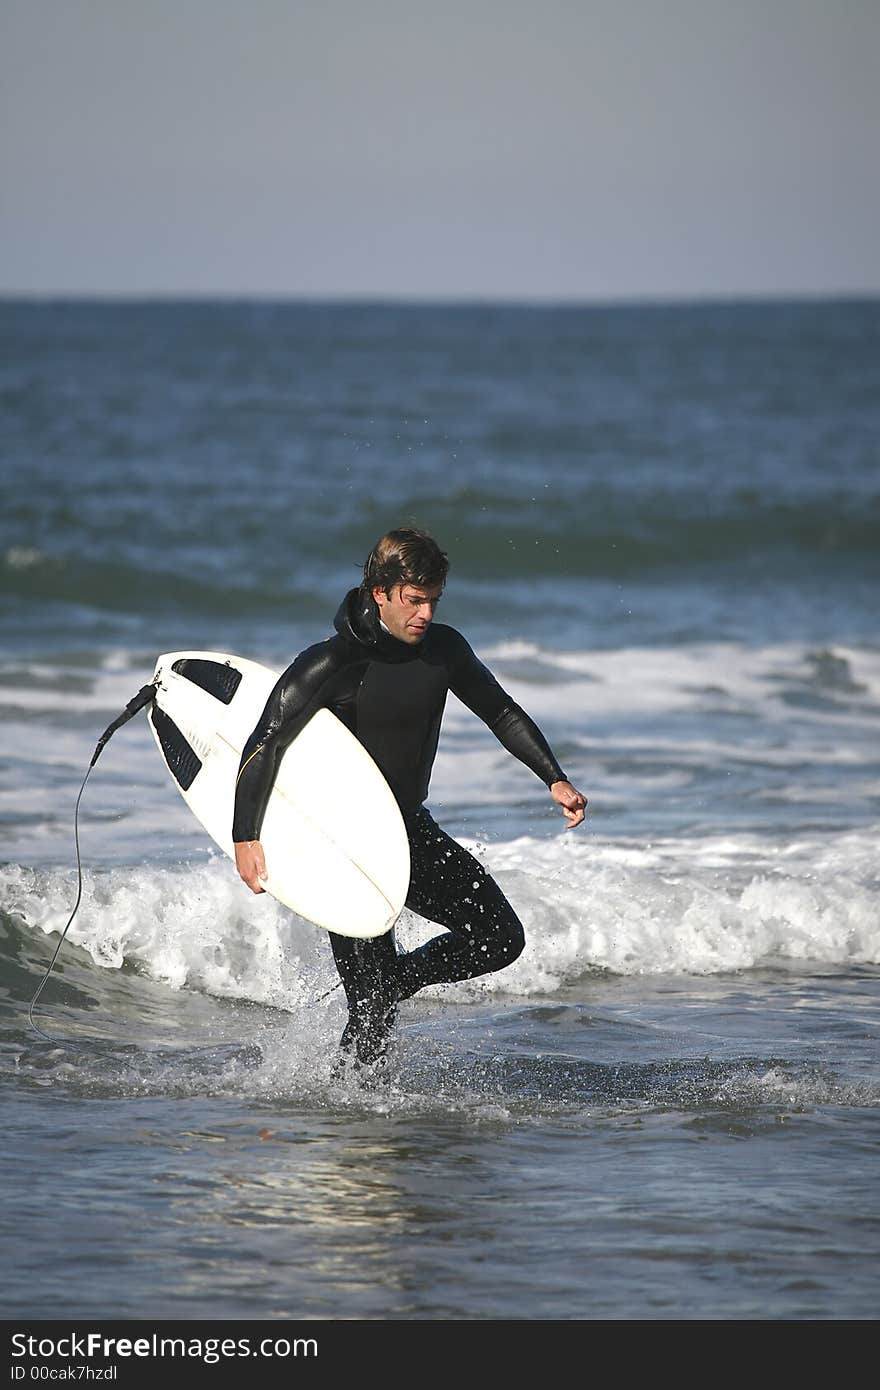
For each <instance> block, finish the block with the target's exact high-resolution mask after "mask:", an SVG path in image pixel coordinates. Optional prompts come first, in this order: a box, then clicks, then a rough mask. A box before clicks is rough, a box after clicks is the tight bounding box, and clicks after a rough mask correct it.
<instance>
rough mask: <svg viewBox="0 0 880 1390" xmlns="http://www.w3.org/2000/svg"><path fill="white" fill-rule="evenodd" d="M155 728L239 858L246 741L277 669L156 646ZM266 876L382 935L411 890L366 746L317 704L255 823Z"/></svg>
mask: <svg viewBox="0 0 880 1390" xmlns="http://www.w3.org/2000/svg"><path fill="white" fill-rule="evenodd" d="M153 679H154V681H155V682H156V683H157V686H158V693H157V695H156V699H155V701H154V703H153V705H152V706H151V708H150V711H149V720H150V727H151V729H152V731H153V735H154V737H155V739H156V742H157V744H158V745H159V749H160V752H161V754H162V757H163V760H164V762H165V765H166V767H167V768H168V770H169V772H170V773H171V776H172V779H173V780H174V783H175V785H176V786H177V788H178V790H179V792H180V793H181V795H182V796H183V799H184V801H185V802H186V803H187V805H188V806H189V808H190V810H191V811H192V812H193V814H194V815H195V816H196V818H197V819H198V820H199V821H201V823H202V825H203V826H204V827H205V829H206V830H207V832H208V834H209V835H210V836H211V837H212V839H214V840H215V841H216V842H217V844H218V845H219V846H220V848H221V849H223V850H225V852H226V853H227V854H228V855H230V857H232V858H234V857H235V851H234V848H233V844H232V813H233V805H234V801H235V784H236V779H237V777H238V768H239V763H240V761H241V752H242V749H243V747H244V745H245V743H246V742H247V739H248V738H249V737H250V734H251V733H252V731H253V729H254V727H255V725H256V723H257V720H258V719H259V717H260V715H261V714H262V713H263V709H264V707H265V704H266V700H267V699H268V697H269V695H270V693H271V691H272V689H273V687H274V685H275V683H276V681H277V680H278V674H277V673H276V672H275V671H270V670H269V669H268V667H266V666H261V665H259V664H258V663H257V662H255V661H247V660H244V659H243V658H240V657H237V656H229V655H227V654H226V653H224V652H170V653H167V654H166V655H164V656H160V657H159V660H158V662H157V663H156V671H155V675H154V677H153ZM260 843H261V844H262V846H263V849H264V851H265V855H266V874H267V878H266V880H265V882H264V885H263V886H264V887H265V889H266V891H267V892H269V893H271V894H272V895H273V896H274V897H276V898H278V899H279V901H280V902H283V903H284V904H286V906H287V907H290V908H292V909H293V911H294V912H297V913H299V915H300V916H301V917H305V918H307V919H308V920H309V921H311V922H316V923H317V924H318V926H321V927H326V928H327V930H328V931H333V932H339V933H340V934H341V935H343V936H356V937H372V936H381V935H382V933H383V932H386V931H389V930H390V928H391V927H392V926H393V925H394V923H395V921H396V920H397V917H398V916H399V914H400V912H401V909H402V908H403V904H404V900H405V898H406V895H407V892H408V891H409V876H410V858H409V841H408V839H407V835H406V829H405V827H404V824H403V818H402V817H401V814H400V809H399V807H398V805H397V802H396V800H395V798H394V794H393V793H392V791H391V788H390V787H389V786H388V783H387V782H386V781H385V778H384V777H383V776H382V773H381V772H380V771H379V769H378V767H377V766H376V764H375V763H374V762H373V759H372V758H371V757H370V755H369V753H368V752H367V751H366V749H365V748H364V747H363V745H362V744H360V743H359V742H358V740H357V739H356V738H355V737H354V735H353V734H351V733H350V732H349V730H348V729H347V728H346V727H345V725H344V724H342V723H341V722H340V721H339V720H338V719H337V718H336V716H335V715H334V714H331V712H330V711H329V710H325V709H322V710H318V712H317V713H316V714H315V715H313V716H312V718H311V719H310V720H309V722H308V723H307V724H306V725H305V727H304V728H303V730H302V732H301V733H300V734H298V735H297V737H296V738H295V739H294V740H293V742H292V743H291V744H290V746H289V748H288V749H287V751H286V752H285V754H284V756H283V757H282V759H281V763H280V765H279V768H278V774H277V777H276V779H275V785H274V787H273V789H272V792H271V794H270V797H269V801H268V804H267V806H266V814H265V816H264V818H263V825H262V829H261V831H260Z"/></svg>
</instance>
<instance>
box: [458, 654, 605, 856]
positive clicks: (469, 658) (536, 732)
mask: <svg viewBox="0 0 880 1390" xmlns="http://www.w3.org/2000/svg"><path fill="white" fill-rule="evenodd" d="M449 631H450V633H452V629H449ZM454 636H455V639H457V641H456V642H455V651H454V664H453V667H452V669H451V671H450V683H449V688H450V690H451V691H452V692H453V694H454V695H457V696H458V698H459V700H461V701H462V703H463V704H465V705H467V707H468V709H470V710H472V711H473V712H474V714H476V715H477V716H478V717H479V718H480V719H482V720H483V722H484V723H485V724H488V726H489V728H490V729H491V730H492V732H493V734H494V735H495V737H496V738H497V739H498V741H499V743H501V744H502V745H503V746H504V747H505V748H506V749H507V751H508V752H509V753H512V754H513V756H514V757H515V758H518V759H519V761H520V762H521V763H524V764H525V766H526V767H528V768H530V769H531V770H532V772H534V773H535V775H536V776H537V777H540V778H541V781H542V782H544V783H545V784H546V786H547V787H548V788H549V790H550V795H551V796H552V797H553V800H554V801H555V802H557V804H558V805H560V806H561V807H562V808H563V813H564V815H565V816H566V818H567V820H568V829H569V830H573V829H574V827H575V826H576V825H580V823H581V821H582V820H583V819H584V811H585V809H586V805H587V798H586V797H585V796H584V795H583V793H582V792H579V791H577V789H576V788H575V787H573V786H572V784H571V782H569V780H568V778H567V777H566V775H565V773H564V772H563V770H562V768H561V767H560V766H559V763H558V762H557V761H556V758H555V756H554V754H553V750H552V749H551V747H550V745H549V743H548V742H547V740H546V739H545V737H544V735H543V734H542V733H541V730H540V729H539V728H538V726H537V724H536V723H535V721H534V719H532V718H531V716H530V715H528V714H526V712H525V710H524V709H523V708H522V707H521V706H520V705H518V704H517V703H516V701H515V700H513V699H511V697H510V696H509V695H508V693H507V691H506V690H504V689H503V687H502V686H501V685H499V683H498V681H497V680H496V679H495V677H494V676H493V675H492V672H491V671H490V670H489V668H488V667H487V666H484V665H483V663H482V661H480V660H479V658H478V657H477V656H476V655H475V653H474V651H473V649H472V648H471V647H470V646H469V644H468V643H467V642H466V641H465V639H464V638H463V637H462V636H461V633H455V634H454Z"/></svg>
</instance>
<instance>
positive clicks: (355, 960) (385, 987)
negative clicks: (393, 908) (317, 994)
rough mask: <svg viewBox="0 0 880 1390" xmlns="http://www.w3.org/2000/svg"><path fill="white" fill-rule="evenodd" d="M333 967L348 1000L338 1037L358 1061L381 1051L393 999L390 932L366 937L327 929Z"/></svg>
mask: <svg viewBox="0 0 880 1390" xmlns="http://www.w3.org/2000/svg"><path fill="white" fill-rule="evenodd" d="M330 945H331V947H332V948H333V957H334V959H335V961H336V968H337V970H338V971H339V977H340V979H341V980H342V985H343V988H344V990H345V997H346V999H347V1001H348V1023H347V1024H346V1027H345V1032H344V1033H343V1034H342V1038H341V1040H340V1047H341V1048H342V1050H343V1051H344V1052H354V1053H355V1055H356V1056H357V1059H358V1061H359V1062H366V1063H370V1062H376V1061H379V1060H381V1058H382V1057H383V1056H384V1054H385V1049H386V1047H387V1044H388V1034H389V1032H390V1030H391V1027H392V1025H393V1023H394V1015H395V1005H396V1003H397V989H396V979H397V948H396V946H395V943H394V932H393V930H392V931H389V932H385V934H384V935H383V936H377V937H371V938H369V939H367V940H361V939H357V938H355V937H351V936H339V935H337V933H335V932H331V933H330Z"/></svg>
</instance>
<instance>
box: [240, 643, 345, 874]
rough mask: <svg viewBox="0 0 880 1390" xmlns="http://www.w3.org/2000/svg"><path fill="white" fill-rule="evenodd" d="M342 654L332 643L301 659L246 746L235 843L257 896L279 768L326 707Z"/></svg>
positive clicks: (279, 686)
mask: <svg viewBox="0 0 880 1390" xmlns="http://www.w3.org/2000/svg"><path fill="white" fill-rule="evenodd" d="M336 648H337V644H336V643H335V642H334V640H333V639H332V638H331V639H330V641H329V642H319V643H318V644H317V645H316V646H314V647H309V648H308V649H307V650H306V651H304V652H301V653H300V655H299V656H298V657H297V658H296V660H295V661H294V662H293V664H292V665H291V666H289V667H288V668H287V670H286V671H285V672H284V674H283V676H281V677H280V679H279V680H278V683H277V684H276V686H275V688H274V689H273V691H272V694H271V695H270V696H269V699H268V700H267V702H266V707H265V709H264V710H263V713H262V714H261V716H260V719H259V722H258V723H257V726H256V728H255V729H254V731H253V733H252V734H251V736H250V738H249V739H248V741H247V743H246V744H245V746H244V750H243V752H242V755H241V762H240V763H239V769H238V780H237V782H236V786H235V811H234V815H233V821H232V840H233V847H234V850H235V865H236V868H237V869H238V872H239V874H240V876H241V877H242V879H244V882H245V883H246V884H247V886H248V887H249V888H250V889H251V891H252V892H253V893H262V892H263V888H262V887H261V883H260V881H261V880H262V879H265V877H266V859H265V855H264V854H263V847H262V845H261V844H260V830H261V828H262V824H263V816H264V815H265V812H266V804H267V802H268V800H269V794H270V792H271V790H272V787H273V784H274V782H275V776H276V774H277V771H278V764H279V763H280V761H281V757H282V755H283V753H284V752H285V751H286V749H287V748H288V746H289V745H290V744H291V743H292V742H293V740H294V739H295V738H296V736H297V734H298V733H299V732H300V730H301V729H302V728H303V727H304V726H305V724H307V723H308V721H309V719H311V717H312V715H313V714H314V713H315V711H316V710H317V709H320V708H321V706H322V704H324V703H325V699H326V695H327V688H328V684H329V682H330V680H331V678H332V676H333V675H334V674H335V673H336V671H337V669H338V666H339V661H338V651H337V649H336Z"/></svg>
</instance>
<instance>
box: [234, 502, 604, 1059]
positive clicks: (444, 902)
mask: <svg viewBox="0 0 880 1390" xmlns="http://www.w3.org/2000/svg"><path fill="white" fill-rule="evenodd" d="M447 571H448V560H447V557H446V555H445V553H444V552H443V551H442V550H441V549H440V547H439V545H438V544H437V542H436V541H435V540H434V539H433V538H432V537H431V536H429V535H428V534H427V533H426V532H424V531H419V530H416V529H414V528H402V529H398V530H394V531H389V532H388V534H387V535H385V536H383V537H382V539H381V540H380V541H379V542H378V543H377V544H376V545H375V546H374V548H373V550H372V551H371V552H370V555H369V558H368V560H367V562H366V564H365V566H364V574H363V580H362V583H361V584H360V586H359V587H358V588H356V589H352V590H350V592H349V593H348V594H347V595H346V597H345V598H344V599H343V601H342V604H341V605H340V608H339V611H338V613H337V614H336V619H335V624H334V625H335V628H336V635H335V636H334V637H330V638H328V639H327V640H325V641H323V642H318V643H316V644H315V645H314V646H311V647H308V648H307V649H306V650H305V651H303V652H301V653H300V655H299V656H298V657H297V658H296V660H295V661H294V662H293V664H292V665H291V666H289V667H288V669H287V670H286V671H285V672H284V674H283V675H282V676H281V678H280V679H279V681H278V684H277V685H276V686H275V689H274V690H273V692H272V694H271V696H270V697H269V700H268V703H267V705H266V708H265V710H264V711H263V714H262V716H261V718H260V721H259V723H258V724H257V726H256V728H255V729H254V731H253V733H252V734H251V736H250V738H249V739H248V741H247V743H246V744H245V747H244V750H243V753H242V757H241V763H240V767H239V774H238V783H237V786H236V795H235V814H234V821H233V831H232V838H233V841H234V842H235V862H236V866H237V868H238V872H239V874H240V875H241V877H242V878H243V879H244V881H245V883H246V884H247V885H248V887H249V888H250V889H252V891H253V892H254V893H261V892H263V888H262V884H261V879H264V878H265V875H266V862H265V856H264V853H263V847H262V845H261V844H260V839H259V836H260V827H261V823H262V817H263V814H264V812H265V809H266V803H267V801H268V798H269V793H270V792H271V789H272V784H273V781H274V777H275V771H276V768H277V767H278V763H279V760H280V758H281V756H282V754H283V753H284V751H285V749H286V748H287V747H288V745H289V744H290V743H291V742H292V740H293V739H294V738H295V737H296V735H297V734H298V733H299V731H300V730H301V729H302V728H303V727H304V725H305V724H306V723H307V721H308V720H309V719H310V718H311V716H312V715H313V714H314V713H315V711H316V710H318V709H321V708H326V709H330V710H332V712H333V713H334V714H335V715H336V716H337V718H339V719H340V720H341V721H342V722H343V724H345V725H346V726H347V727H348V728H349V729H350V730H351V731H352V733H353V734H354V735H355V736H356V737H357V738H358V739H359V740H360V742H361V743H362V744H363V746H364V747H365V748H366V750H367V752H368V753H369V754H370V755H371V757H372V758H373V760H374V762H376V763H377V764H378V766H379V767H380V769H381V770H382V772H383V773H384V775H385V778H386V780H387V781H388V783H389V785H390V787H391V789H392V791H393V792H394V795H395V797H396V798H397V802H398V805H399V806H400V810H401V813H402V815H403V819H404V823H405V825H406V829H407V834H408V837H409V844H410V856H411V878H410V888H409V893H408V896H407V899H406V906H407V907H408V908H410V909H411V910H412V911H413V912H416V913H418V914H419V915H420V916H422V917H426V918H428V919H429V920H430V921H432V922H437V923H439V924H440V925H441V926H443V927H444V928H446V930H445V931H443V932H441V933H440V934H439V935H438V936H435V937H433V938H432V939H431V940H430V941H428V942H426V943H425V944H424V945H422V946H419V947H418V948H417V949H416V950H413V951H407V952H401V951H398V948H397V943H396V940H395V936H394V932H393V930H392V931H390V932H386V933H385V934H384V935H383V936H380V937H374V938H371V939H368V940H361V939H356V938H352V937H347V936H340V935H338V934H337V933H333V932H331V933H330V942H331V946H332V949H333V956H334V959H335V961H336V966H337V969H338V971H339V975H340V978H341V980H342V984H343V987H344V989H345V994H346V999H347V1001H348V1010H349V1014H348V1021H347V1023H346V1027H345V1031H344V1032H343V1034H342V1038H341V1043H340V1045H341V1047H342V1049H343V1052H344V1053H351V1054H354V1056H355V1057H356V1058H357V1060H358V1062H360V1063H367V1064H369V1063H372V1062H376V1061H379V1060H381V1059H382V1058H383V1057H384V1054H385V1050H386V1047H387V1043H388V1037H389V1033H390V1030H391V1028H392V1026H393V1023H394V1019H395V1015H396V1010H397V1005H398V1003H399V1002H400V1001H401V1000H402V999H408V998H410V997H411V996H412V995H414V994H416V993H417V991H418V990H420V989H424V988H425V986H426V985H434V984H446V983H451V982H452V981H455V980H468V979H472V978H474V977H475V976H477V975H484V974H487V973H488V972H490V971H494V970H500V969H502V968H503V967H504V966H506V965H509V964H510V963H511V962H512V961H514V960H515V959H516V958H517V956H518V955H519V954H520V952H521V951H522V949H523V946H524V945H525V935H524V932H523V928H522V925H521V923H520V921H519V919H518V917H517V916H516V913H515V912H514V911H513V908H512V907H511V906H510V903H509V902H508V901H507V899H506V898H505V896H504V894H503V893H502V892H501V889H500V888H499V887H498V885H497V883H495V881H494V879H492V878H491V876H490V875H489V874H488V873H487V872H486V870H485V869H484V868H483V866H482V865H481V864H480V862H479V861H478V860H477V859H475V858H474V856H473V855H471V854H469V853H468V851H467V850H465V849H463V848H462V846H461V845H459V844H458V843H457V842H456V841H455V840H453V839H452V838H451V836H449V835H447V834H446V832H445V831H444V830H442V829H441V828H440V826H438V825H437V823H436V821H435V820H434V819H433V817H432V816H431V814H430V812H429V811H428V810H427V808H426V806H425V799H426V797H427V795H428V783H429V780H430V776H431V768H432V765H433V763H434V758H435V755H436V752H437V741H438V737H439V733H440V723H441V720H442V717H443V709H444V705H445V702H446V696H447V693H448V691H450V690H451V691H453V693H454V694H455V695H457V696H458V698H459V699H460V700H461V701H462V702H463V703H464V704H465V705H467V706H468V708H469V709H471V710H472V711H473V712H474V714H476V715H478V716H479V718H480V719H482V720H483V721H484V722H485V723H486V724H487V725H488V726H489V728H490V729H491V730H492V732H493V733H494V734H495V736H496V738H497V739H498V740H499V741H500V742H501V743H502V744H503V746H504V747H505V748H506V749H508V751H509V752H511V753H512V754H513V755H514V756H515V757H517V758H518V759H519V760H520V762H522V763H524V764H525V765H526V767H528V768H530V769H531V770H532V772H534V773H535V774H536V775H537V776H538V777H540V778H541V780H542V781H543V782H544V783H545V784H546V786H547V787H548V789H549V791H550V795H551V796H552V798H553V800H554V801H555V802H556V803H557V804H558V805H559V806H560V807H561V808H562V812H563V814H564V815H565V817H566V819H567V821H568V828H570V829H573V828H574V827H575V826H577V825H580V823H581V822H582V821H583V819H584V811H585V808H586V804H587V799H586V797H585V796H583V795H582V793H581V792H579V791H577V790H576V788H575V787H573V786H572V784H571V782H570V781H569V780H568V778H567V777H566V775H565V773H564V772H563V770H562V768H561V767H560V766H559V763H558V762H557V761H556V758H555V757H554V755H553V753H552V751H551V749H550V747H549V745H548V743H547V740H546V739H545V738H544V736H543V734H542V733H541V731H540V729H539V728H538V727H537V725H536V724H535V723H534V721H533V720H532V719H531V718H530V717H529V716H528V715H527V714H526V712H525V711H524V710H523V709H521V708H520V706H519V705H517V704H516V703H515V702H514V701H513V700H512V699H511V697H510V696H509V695H508V694H507V693H506V691H504V690H503V689H502V687H501V686H500V685H499V684H498V682H497V681H496V679H495V677H494V676H493V675H492V673H491V672H490V671H489V670H488V669H487V667H486V666H484V665H483V664H482V662H480V661H479V660H478V659H477V657H476V656H475V655H474V652H473V651H472V649H471V647H470V646H469V645H468V643H467V641H466V640H465V638H464V637H463V636H462V635H461V633H460V632H457V631H456V629H455V628H452V627H449V626H447V625H445V624H442V623H435V622H434V614H435V612H436V608H437V604H438V603H439V601H440V598H441V595H442V593H443V588H444V585H445V583H446V576H447ZM327 775H328V776H330V777H332V775H333V769H332V768H328V771H327ZM339 795H340V797H344V796H345V787H344V786H342V787H340V788H339Z"/></svg>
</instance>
